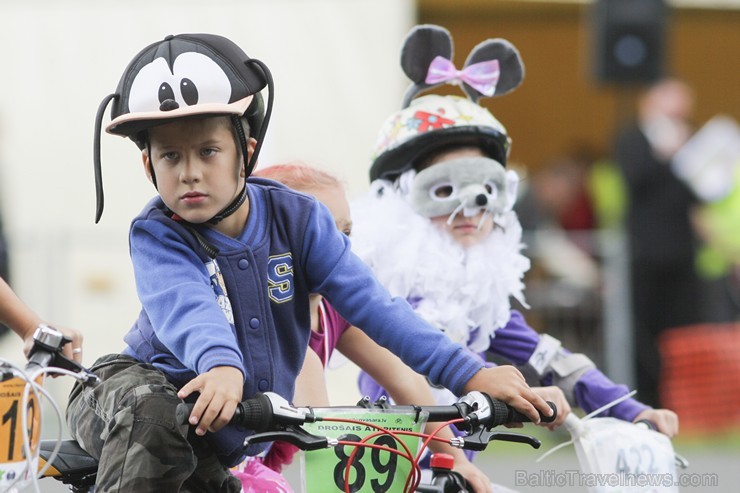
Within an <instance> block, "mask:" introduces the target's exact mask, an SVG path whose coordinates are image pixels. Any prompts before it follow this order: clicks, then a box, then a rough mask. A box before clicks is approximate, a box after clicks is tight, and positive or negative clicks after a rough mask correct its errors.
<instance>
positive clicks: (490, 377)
mask: <svg viewBox="0 0 740 493" xmlns="http://www.w3.org/2000/svg"><path fill="white" fill-rule="evenodd" d="M463 390H464V391H465V392H471V391H474V390H477V391H479V392H484V393H486V394H488V395H490V396H491V397H493V398H494V399H498V400H500V401H504V402H505V403H507V404H509V405H510V406H512V407H514V408H515V409H517V410H518V411H519V412H521V413H523V414H525V415H526V416H527V417H529V419H531V420H532V422H533V423H535V424H539V423H540V413H542V415H543V416H552V413H553V411H552V409H551V408H550V406H548V405H547V402H545V399H543V398H542V397H540V396H539V395H537V394H536V393H535V392H534V391H533V390H532V389H531V388H530V387H529V385H527V382H526V380H525V379H524V376H523V375H522V373H521V372H520V371H519V370H517V369H516V368H515V367H513V366H511V365H502V366H496V367H494V368H483V369H481V370H480V371H478V373H476V374H475V375H473V376H472V378H471V379H470V380H468V383H466V384H465V388H464V389H463ZM520 426H521V424H520Z"/></svg>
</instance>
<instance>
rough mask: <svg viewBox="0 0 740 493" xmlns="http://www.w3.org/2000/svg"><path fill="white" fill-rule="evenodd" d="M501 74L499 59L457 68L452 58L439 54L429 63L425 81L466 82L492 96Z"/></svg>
mask: <svg viewBox="0 0 740 493" xmlns="http://www.w3.org/2000/svg"><path fill="white" fill-rule="evenodd" d="M500 74H501V71H500V69H499V64H498V60H488V61H485V62H479V63H474V64H472V65H468V66H467V67H465V68H464V69H463V70H457V68H455V65H454V64H453V63H452V62H451V61H450V60H448V59H446V58H445V57H442V56H437V57H435V58H434V60H432V63H431V64H429V71H428V72H427V77H426V79H425V80H424V82H426V83H427V84H439V83H441V82H447V83H450V84H459V83H460V82H465V83H466V84H468V85H469V86H470V87H472V88H474V89H475V90H476V91H478V92H479V93H481V94H482V95H484V96H487V97H491V96H493V93H494V92H496V84H497V83H498V78H499V75H500Z"/></svg>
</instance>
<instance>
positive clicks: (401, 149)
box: [370, 24, 524, 181]
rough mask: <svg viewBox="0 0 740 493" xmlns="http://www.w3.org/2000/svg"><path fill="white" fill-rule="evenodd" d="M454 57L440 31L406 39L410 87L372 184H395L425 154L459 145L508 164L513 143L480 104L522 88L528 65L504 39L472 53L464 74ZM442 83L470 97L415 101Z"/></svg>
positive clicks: (421, 31)
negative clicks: (453, 61) (379, 180)
mask: <svg viewBox="0 0 740 493" xmlns="http://www.w3.org/2000/svg"><path fill="white" fill-rule="evenodd" d="M452 53H453V44H452V37H451V35H450V33H449V31H447V30H446V29H444V28H442V27H440V26H435V25H430V24H425V25H421V26H416V27H415V28H413V29H412V30H411V31H410V32H409V34H408V35H407V36H406V39H405V40H404V43H403V47H402V49H401V67H402V68H403V70H404V73H405V74H406V75H407V76H408V77H409V79H411V81H412V83H411V85H410V86H409V88H408V89H407V90H406V93H405V95H404V98H403V103H402V109H401V110H399V111H398V112H396V113H394V114H393V115H391V116H390V118H388V120H386V122H385V123H384V124H383V126H382V127H381V130H380V133H379V135H378V139H377V141H376V145H375V148H374V150H373V156H372V160H373V163H372V166H371V168H370V180H371V181H374V180H376V179H378V178H384V179H389V180H393V179H395V178H396V177H397V176H398V175H400V174H401V173H403V172H404V171H406V170H407V169H410V168H412V167H413V166H414V164H415V163H416V162H418V160H419V159H420V158H422V157H424V156H425V155H428V154H430V153H432V152H434V151H435V150H437V149H440V148H441V147H446V146H448V145H456V144H461V145H464V144H468V143H469V144H471V145H476V146H479V147H480V148H481V149H482V150H483V152H485V153H486V154H487V155H488V156H489V157H491V158H493V159H495V160H497V161H499V162H500V163H501V164H502V165H504V166H505V165H506V159H507V157H508V154H509V148H510V143H511V142H510V139H509V137H508V135H507V133H506V129H505V128H504V126H503V125H502V124H501V123H500V122H499V121H498V120H497V119H496V118H495V117H494V116H493V115H492V114H491V113H490V112H489V111H488V110H487V109H486V108H484V107H482V106H480V105H479V104H478V101H479V100H480V99H482V98H484V97H497V96H502V95H504V94H507V93H509V92H511V91H513V90H514V89H516V88H517V87H518V86H519V85H520V84H521V82H522V80H523V78H524V65H523V63H522V60H521V57H520V56H519V52H518V51H517V49H516V48H515V47H514V46H513V45H512V44H511V43H510V42H509V41H507V40H505V39H500V38H496V39H488V40H486V41H483V42H481V43H479V44H478V45H477V46H475V47H474V48H473V50H472V51H471V52H470V54H469V55H468V58H467V60H466V61H465V65H464V66H463V69H462V70H458V69H457V68H455V66H454V65H453V63H452ZM442 84H454V85H458V86H460V87H461V88H462V90H463V93H464V95H465V96H466V98H462V97H456V96H439V95H427V96H422V97H419V98H416V96H418V95H419V93H421V92H424V91H428V90H430V89H433V88H435V87H437V86H440V85H442ZM415 98H416V99H415Z"/></svg>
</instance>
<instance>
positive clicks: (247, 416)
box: [175, 394, 273, 432]
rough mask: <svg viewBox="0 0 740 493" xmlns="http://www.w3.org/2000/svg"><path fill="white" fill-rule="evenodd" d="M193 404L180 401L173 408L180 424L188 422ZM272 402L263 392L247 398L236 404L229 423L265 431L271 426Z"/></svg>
mask: <svg viewBox="0 0 740 493" xmlns="http://www.w3.org/2000/svg"><path fill="white" fill-rule="evenodd" d="M193 407H194V404H192V403H184V402H182V403H180V404H179V405H178V406H177V409H176V410H175V419H176V420H177V422H178V423H180V424H185V423H187V422H188V418H189V417H190V414H191V413H192V412H193ZM272 420H273V416H272V404H271V403H270V399H269V398H268V397H267V396H266V395H264V394H257V395H256V396H255V397H253V398H252V399H247V400H246V401H242V402H240V403H239V404H237V405H236V409H235V410H234V415H233V416H232V417H231V420H230V421H229V424H232V425H236V426H242V427H244V428H249V429H250V430H254V431H258V432H259V431H266V430H269V429H270V427H271V426H272Z"/></svg>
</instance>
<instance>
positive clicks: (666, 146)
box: [614, 78, 702, 406]
mask: <svg viewBox="0 0 740 493" xmlns="http://www.w3.org/2000/svg"><path fill="white" fill-rule="evenodd" d="M694 98H695V96H694V91H693V90H692V88H691V87H690V86H689V85H688V84H687V83H686V82H684V81H681V80H679V79H676V78H664V79H661V80H658V81H656V82H655V83H653V84H652V85H650V86H649V87H648V88H647V89H646V90H645V91H644V92H643V93H642V94H640V96H639V98H638V107H637V119H636V121H635V122H633V123H631V124H629V125H628V126H626V127H625V128H623V129H621V130H620V131H619V132H618V134H617V137H616V140H615V147H614V159H615V161H616V163H617V164H618V166H619V168H620V170H621V172H622V174H623V176H624V180H625V184H626V187H627V194H628V203H627V214H626V220H625V230H626V234H627V237H628V245H629V254H630V263H631V267H630V275H631V285H632V317H633V330H634V342H635V355H636V359H637V362H636V363H637V368H636V369H637V372H636V374H637V389H638V396H639V398H640V400H641V401H643V402H645V403H647V404H650V405H654V406H657V405H659V404H660V398H659V392H658V382H659V378H660V354H659V351H658V343H657V337H658V335H659V334H660V333H661V332H662V331H663V330H665V329H668V328H672V327H679V326H683V325H690V324H694V323H698V322H700V321H701V319H702V307H701V303H700V300H701V299H702V295H701V287H700V286H701V284H700V281H699V278H698V276H697V273H696V269H695V256H696V246H697V245H696V241H697V239H696V236H695V232H694V230H693V228H692V225H691V212H692V209H693V207H694V206H695V205H696V203H697V198H696V197H695V195H694V194H693V192H692V191H691V189H690V188H689V186H688V185H687V184H686V183H685V182H683V181H682V180H681V179H679V178H678V177H677V176H676V175H675V174H674V172H673V170H672V167H671V160H672V158H673V156H674V154H675V153H676V152H677V151H678V150H679V149H680V148H681V147H682V146H683V144H684V143H685V142H686V141H687V140H688V138H689V137H690V136H691V134H692V125H691V117H692V114H693V110H694Z"/></svg>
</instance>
